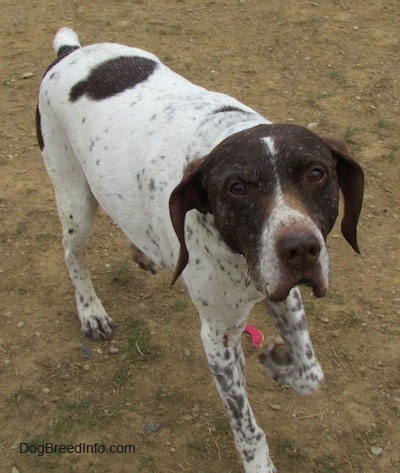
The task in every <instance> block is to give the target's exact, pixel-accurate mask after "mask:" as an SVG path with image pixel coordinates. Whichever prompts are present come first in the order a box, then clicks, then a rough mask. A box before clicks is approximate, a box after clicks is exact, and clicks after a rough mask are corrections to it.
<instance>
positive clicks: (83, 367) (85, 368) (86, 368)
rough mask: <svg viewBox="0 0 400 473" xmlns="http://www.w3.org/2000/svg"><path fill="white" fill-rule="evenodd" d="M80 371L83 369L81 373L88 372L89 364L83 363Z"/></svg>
mask: <svg viewBox="0 0 400 473" xmlns="http://www.w3.org/2000/svg"><path fill="white" fill-rule="evenodd" d="M82 369H83V371H89V370H90V365H89V363H85V364H84V365H83V366H82Z"/></svg>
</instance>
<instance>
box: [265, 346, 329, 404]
mask: <svg viewBox="0 0 400 473" xmlns="http://www.w3.org/2000/svg"><path fill="white" fill-rule="evenodd" d="M259 360H260V362H261V363H262V365H263V366H264V368H265V371H266V372H267V374H268V375H269V376H271V377H272V379H274V380H275V381H277V382H278V383H281V384H284V385H286V386H288V387H290V388H292V389H293V390H294V391H296V392H297V393H299V394H302V395H307V394H311V393H313V392H314V391H316V390H317V389H318V388H319V386H320V385H321V383H322V381H323V379H324V374H323V372H322V369H321V367H320V365H319V363H318V361H317V360H316V359H315V358H314V357H313V358H312V359H310V358H309V356H307V354H304V356H301V354H297V357H296V359H295V358H294V356H293V353H292V352H291V351H290V349H289V347H288V346H287V345H286V344H285V342H284V341H283V340H282V339H281V338H280V337H276V338H273V339H271V341H270V343H269V344H268V347H267V349H266V350H265V351H263V352H262V353H261V354H260V355H259Z"/></svg>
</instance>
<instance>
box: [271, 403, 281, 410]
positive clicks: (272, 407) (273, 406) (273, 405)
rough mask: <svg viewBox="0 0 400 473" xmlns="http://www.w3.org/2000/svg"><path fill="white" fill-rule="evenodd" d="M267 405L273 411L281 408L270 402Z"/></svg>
mask: <svg viewBox="0 0 400 473" xmlns="http://www.w3.org/2000/svg"><path fill="white" fill-rule="evenodd" d="M269 407H270V408H271V409H273V410H274V411H280V410H281V409H282V408H281V406H280V405H279V404H270V405H269Z"/></svg>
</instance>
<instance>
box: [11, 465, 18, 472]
mask: <svg viewBox="0 0 400 473" xmlns="http://www.w3.org/2000/svg"><path fill="white" fill-rule="evenodd" d="M11 473H19V470H18V468H17V467H16V466H13V467H12V468H11Z"/></svg>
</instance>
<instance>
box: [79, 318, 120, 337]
mask: <svg viewBox="0 0 400 473" xmlns="http://www.w3.org/2000/svg"><path fill="white" fill-rule="evenodd" d="M113 326H114V324H113V321H112V319H111V318H110V317H109V316H108V315H107V314H101V315H85V316H84V317H83V319H82V323H81V332H82V334H83V335H84V336H85V337H88V338H91V339H92V340H99V339H104V340H106V339H110V338H112V335H113Z"/></svg>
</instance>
